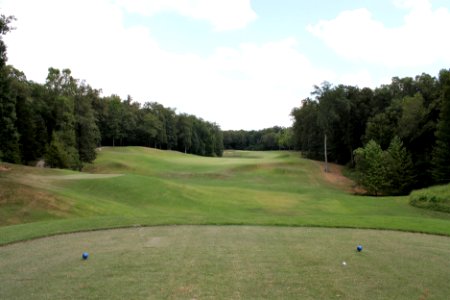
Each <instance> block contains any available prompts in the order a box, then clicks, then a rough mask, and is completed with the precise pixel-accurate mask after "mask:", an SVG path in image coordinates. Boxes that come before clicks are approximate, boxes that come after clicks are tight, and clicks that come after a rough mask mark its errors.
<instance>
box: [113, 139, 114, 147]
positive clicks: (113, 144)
mask: <svg viewBox="0 0 450 300" xmlns="http://www.w3.org/2000/svg"><path fill="white" fill-rule="evenodd" d="M113 147H114V137H113Z"/></svg>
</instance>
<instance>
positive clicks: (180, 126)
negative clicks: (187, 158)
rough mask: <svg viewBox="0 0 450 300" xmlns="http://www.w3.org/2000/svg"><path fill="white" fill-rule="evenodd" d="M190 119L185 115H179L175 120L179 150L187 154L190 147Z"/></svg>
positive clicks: (191, 125) (191, 124)
mask: <svg viewBox="0 0 450 300" xmlns="http://www.w3.org/2000/svg"><path fill="white" fill-rule="evenodd" d="M192 127H193V123H192V119H191V118H189V116H188V115H186V114H181V115H179V116H178V119H177V136H178V146H179V147H180V150H181V151H183V150H184V153H187V152H188V150H190V148H191V146H192V129H193V128H192Z"/></svg>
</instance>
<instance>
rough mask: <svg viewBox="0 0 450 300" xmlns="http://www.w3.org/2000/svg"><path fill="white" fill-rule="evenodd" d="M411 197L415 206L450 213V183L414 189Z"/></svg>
mask: <svg viewBox="0 0 450 300" xmlns="http://www.w3.org/2000/svg"><path fill="white" fill-rule="evenodd" d="M409 199H410V203H411V205H413V206H415V207H420V208H426V209H431V210H435V211H441V212H446V213H450V184H447V185H440V186H434V187H430V188H426V189H421V190H417V191H413V192H412V193H411V195H410V196H409Z"/></svg>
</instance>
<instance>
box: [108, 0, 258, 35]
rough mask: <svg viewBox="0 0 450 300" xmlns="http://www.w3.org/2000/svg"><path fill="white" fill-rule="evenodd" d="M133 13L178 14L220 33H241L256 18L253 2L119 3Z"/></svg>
mask: <svg viewBox="0 0 450 300" xmlns="http://www.w3.org/2000/svg"><path fill="white" fill-rule="evenodd" d="M117 3H118V4H119V5H120V6H121V7H123V8H125V9H126V10H127V11H128V12H130V13H135V14H139V15H145V16H153V15H155V14H158V13H161V12H176V13H178V14H180V15H182V16H185V17H189V18H193V19H197V20H205V21H208V22H210V23H211V24H212V25H213V26H214V29H215V30H217V31H225V30H234V29H241V28H244V27H245V26H247V25H248V24H249V23H250V22H252V21H254V20H255V19H256V18H257V15H256V13H255V11H254V10H253V9H252V7H251V4H250V0H214V1H211V0H152V1H148V0H117Z"/></svg>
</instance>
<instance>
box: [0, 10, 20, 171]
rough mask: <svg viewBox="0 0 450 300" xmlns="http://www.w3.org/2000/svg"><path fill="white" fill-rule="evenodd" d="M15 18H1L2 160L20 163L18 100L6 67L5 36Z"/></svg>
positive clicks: (0, 132)
mask: <svg viewBox="0 0 450 300" xmlns="http://www.w3.org/2000/svg"><path fill="white" fill-rule="evenodd" d="M13 20H15V18H14V17H13V16H8V17H7V16H5V15H1V16H0V141H1V143H0V160H4V161H7V162H12V163H19V162H20V148H19V132H18V131H17V127H16V119H17V115H16V98H15V97H14V96H13V95H12V94H11V78H10V77H9V72H8V68H7V67H6V61H7V54H6V44H5V43H4V41H3V36H4V35H5V34H7V33H8V32H9V31H10V30H12V29H13V28H12V27H11V22H12V21H13Z"/></svg>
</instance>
